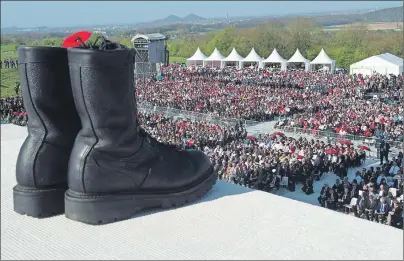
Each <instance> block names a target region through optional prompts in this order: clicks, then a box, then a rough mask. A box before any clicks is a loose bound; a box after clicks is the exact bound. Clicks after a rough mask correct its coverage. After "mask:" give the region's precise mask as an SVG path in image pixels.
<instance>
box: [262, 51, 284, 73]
mask: <svg viewBox="0 0 404 261" xmlns="http://www.w3.org/2000/svg"><path fill="white" fill-rule="evenodd" d="M262 64H263V67H265V64H280V65H281V70H282V71H285V70H286V59H284V58H282V56H280V55H279V53H278V51H277V50H276V49H274V50H273V51H272V53H271V54H270V55H269V56H268V58H266V59H265V60H264V61H262Z"/></svg>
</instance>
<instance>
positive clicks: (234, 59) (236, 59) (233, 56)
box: [222, 48, 244, 68]
mask: <svg viewBox="0 0 404 261" xmlns="http://www.w3.org/2000/svg"><path fill="white" fill-rule="evenodd" d="M243 59H244V57H242V56H241V55H239V54H238V52H237V50H236V48H233V50H232V51H231V53H230V54H229V56H227V57H226V58H224V59H223V60H222V66H223V67H224V66H226V65H227V64H229V63H235V64H236V66H237V67H238V68H240V62H241V61H242V60H243Z"/></svg>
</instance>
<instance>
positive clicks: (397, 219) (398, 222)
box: [387, 200, 403, 229]
mask: <svg viewBox="0 0 404 261" xmlns="http://www.w3.org/2000/svg"><path fill="white" fill-rule="evenodd" d="M387 225H389V226H393V227H395V228H401V229H402V228H403V209H402V208H401V207H400V205H399V203H398V201H397V200H394V201H393V209H392V210H391V211H390V212H389V214H388V216H387Z"/></svg>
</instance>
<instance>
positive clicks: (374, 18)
mask: <svg viewBox="0 0 404 261" xmlns="http://www.w3.org/2000/svg"><path fill="white" fill-rule="evenodd" d="M313 19H314V20H316V22H317V23H318V24H320V25H322V26H330V25H342V24H351V23H358V22H362V23H391V22H402V21H403V7H402V6H401V7H394V8H386V9H381V10H377V11H371V12H366V13H362V14H346V15H325V16H317V17H313Z"/></svg>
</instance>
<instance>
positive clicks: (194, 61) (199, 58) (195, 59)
mask: <svg viewBox="0 0 404 261" xmlns="http://www.w3.org/2000/svg"><path fill="white" fill-rule="evenodd" d="M206 58H207V57H206V55H204V54H203V53H202V51H201V49H199V47H198V49H197V50H196V52H195V53H194V55H192V56H191V57H189V58H188V59H187V65H188V66H189V65H203V61H204V60H205V59H206Z"/></svg>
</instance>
